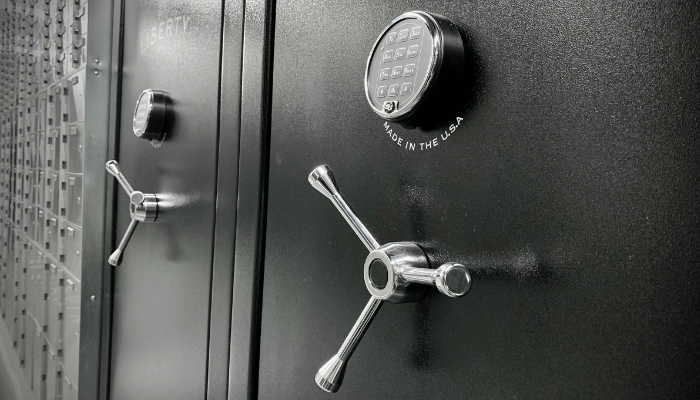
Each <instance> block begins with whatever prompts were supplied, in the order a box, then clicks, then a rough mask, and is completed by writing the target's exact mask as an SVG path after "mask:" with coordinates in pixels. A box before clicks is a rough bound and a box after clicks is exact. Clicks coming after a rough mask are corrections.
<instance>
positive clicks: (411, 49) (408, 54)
mask: <svg viewBox="0 0 700 400" xmlns="http://www.w3.org/2000/svg"><path fill="white" fill-rule="evenodd" d="M417 55H418V45H414V46H411V47H409V48H408V51H406V57H408V58H412V57H415V56H417Z"/></svg>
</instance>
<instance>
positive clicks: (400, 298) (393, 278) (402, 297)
mask: <svg viewBox="0 0 700 400" xmlns="http://www.w3.org/2000/svg"><path fill="white" fill-rule="evenodd" d="M375 260H380V261H381V262H382V263H383V264H384V266H385V268H386V270H387V273H388V277H387V284H386V286H383V287H382V288H378V287H376V286H375V284H374V283H373V282H372V279H371V277H370V265H372V263H373V262H374V261H375ZM364 278H365V287H367V290H368V291H369V293H370V294H371V295H372V296H373V297H376V298H378V299H381V300H388V301H391V302H396V303H404V302H410V301H416V300H419V299H420V298H421V297H423V295H424V294H425V290H424V288H425V287H424V286H417V285H411V283H418V284H421V285H431V286H435V287H437V289H438V290H439V291H440V293H442V294H444V295H446V296H448V297H453V298H456V297H462V296H464V295H465V294H467V293H468V292H469V289H470V288H471V276H470V275H469V271H468V270H467V268H466V267H465V266H463V265H461V264H458V263H446V264H444V265H441V266H440V267H439V268H437V269H431V268H430V263H429V262H428V258H427V257H426V255H425V253H424V252H423V250H422V249H421V248H420V247H418V246H417V245H416V244H415V243H412V242H398V243H388V244H385V245H383V246H381V247H379V248H378V249H376V250H374V251H372V252H370V253H369V255H368V256H367V258H366V259H365V268H364Z"/></svg>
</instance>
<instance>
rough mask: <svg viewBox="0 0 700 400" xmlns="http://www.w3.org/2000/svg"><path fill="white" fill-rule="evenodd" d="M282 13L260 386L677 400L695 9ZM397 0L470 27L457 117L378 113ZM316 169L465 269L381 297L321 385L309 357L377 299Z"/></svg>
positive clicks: (687, 366)
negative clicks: (464, 288)
mask: <svg viewBox="0 0 700 400" xmlns="http://www.w3.org/2000/svg"><path fill="white" fill-rule="evenodd" d="M276 7H277V14H276V17H275V36H274V49H275V50H274V63H275V67H274V72H273V82H274V85H273V89H272V111H271V150H270V174H269V194H268V208H267V212H268V214H267V231H266V241H265V259H264V263H263V265H264V284H263V294H262V326H261V343H260V368H259V377H258V382H260V384H259V387H258V393H259V398H260V399H280V398H285V399H304V400H307V399H329V398H331V397H333V398H334V399H358V398H374V399H381V398H386V399H395V398H401V399H426V398H474V399H481V398H516V397H517V398H556V399H561V398H580V397H582V396H583V397H588V398H591V397H605V398H617V399H640V398H645V399H646V398H649V399H654V398H659V397H666V396H670V397H682V398H692V396H693V394H694V393H696V392H697V390H698V389H699V388H698V381H697V380H696V379H695V378H694V377H695V376H697V373H698V365H697V363H696V362H695V360H696V359H697V357H698V356H699V355H700V346H699V345H698V343H699V342H698V340H697V339H698V331H699V330H698V328H700V324H699V322H698V320H697V318H695V311H694V310H695V309H696V308H697V306H698V297H697V287H698V284H700V275H699V274H698V273H697V268H696V266H697V263H698V260H699V259H700V252H699V250H698V247H697V241H698V235H697V218H696V216H697V213H698V211H699V208H700V204H699V203H698V202H697V201H696V198H697V196H696V194H697V182H696V181H694V180H693V179H694V178H693V175H692V173H690V172H689V171H696V170H697V169H698V165H697V164H698V159H699V157H698V154H697V146H695V147H694V149H693V150H691V149H690V148H688V147H687V146H690V144H691V143H695V142H696V135H697V131H698V129H700V126H699V124H700V123H699V121H700V118H699V111H698V110H699V109H700V108H698V104H700V99H698V96H697V87H698V84H700V82H698V81H699V80H700V75H698V74H697V73H696V72H697V68H696V67H694V66H693V65H695V64H694V63H695V62H696V61H695V60H697V58H698V56H700V54H699V50H698V48H697V46H693V44H692V43H693V40H694V39H693V38H692V37H693V35H692V34H690V32H692V31H693V29H692V26H693V25H692V21H693V20H694V19H697V18H698V10H697V9H696V8H694V9H693V10H692V11H691V10H690V9H687V10H686V9H683V7H681V6H677V5H674V6H671V5H666V4H665V5H663V6H661V5H657V6H651V7H647V6H642V5H641V3H638V2H633V1H624V2H622V3H619V4H616V5H610V6H609V7H607V8H605V9H601V8H598V7H595V6H590V7H589V6H585V5H574V4H573V3H572V4H568V5H565V6H556V7H555V6H550V5H546V4H539V5H536V4H534V3H532V2H529V1H516V2H509V3H507V4H503V3H499V4H498V6H495V5H493V4H490V3H488V2H486V3H474V2H470V3H469V4H467V3H460V2H456V3H454V2H453V3H445V2H439V1H419V2H414V3H412V4H411V5H410V6H409V5H406V4H403V3H400V2H393V3H392V2H387V3H377V2H368V1H360V2H341V1H323V2H321V3H320V4H318V3H315V4H314V5H313V7H311V5H310V4H308V3H301V4H300V3H299V2H295V1H289V0H281V1H278V2H277V3H276ZM410 9H420V10H425V11H429V12H433V13H437V14H441V15H444V16H445V17H447V18H449V19H451V20H452V21H454V22H455V23H456V24H458V25H459V26H460V27H461V28H462V30H463V32H462V36H463V41H464V42H465V43H466V47H465V54H466V55H465V69H466V72H465V74H466V76H465V79H464V81H458V82H455V85H454V93H455V95H454V97H453V98H451V99H450V101H457V102H459V104H458V112H456V113H455V114H454V115H452V116H450V118H444V119H441V120H437V121H433V123H434V125H433V126H429V127H426V128H422V129H421V128H416V129H409V128H405V127H402V126H400V125H398V124H395V123H389V124H388V125H389V127H388V128H387V127H386V126H385V121H384V120H382V119H381V118H379V117H378V116H377V115H375V114H374V112H373V111H372V110H371V109H370V107H369V105H368V104H367V100H366V98H365V94H364V87H363V80H362V78H363V76H364V72H365V63H366V60H367V56H368V54H369V51H370V50H371V48H372V45H373V44H374V41H375V40H376V38H377V35H378V34H379V33H380V32H381V31H382V29H384V27H385V26H386V25H387V24H389V23H390V22H391V20H392V19H393V18H395V17H396V16H398V15H400V14H402V13H403V12H405V11H408V10H410ZM348 10H352V13H351V15H350V16H349V14H348ZM671 21H673V22H671ZM348 43H351V44H352V45H348ZM300 49H303V50H300ZM689 49H693V50H689ZM641 54H643V56H642V57H640V55H641ZM293 66H305V67H304V68H300V67H299V68H297V67H293ZM671 66H674V67H671ZM669 68H671V69H669ZM671 70H672V71H673V72H671ZM691 70H692V71H695V72H691ZM662 93H663V94H662ZM457 118H461V119H462V120H461V121H460V122H459V125H458V126H457V127H456V128H455V129H454V131H452V130H451V129H450V126H451V125H456V124H457ZM389 129H391V130H392V132H389ZM448 133H449V135H448ZM394 134H396V136H397V137H402V138H403V142H404V143H405V142H406V141H410V142H412V143H416V144H417V146H416V149H415V150H409V149H406V147H405V146H401V145H399V144H398V143H397V139H394ZM443 135H445V136H446V137H445V138H443ZM433 139H436V142H435V143H438V144H437V145H433V146H430V147H427V145H424V146H423V148H424V150H420V146H419V145H418V144H420V143H428V142H432V141H433ZM302 155H303V156H302ZM320 164H328V165H329V166H330V167H331V169H332V170H333V173H334V175H335V178H336V180H337V182H338V186H339V187H340V190H341V192H343V193H344V195H345V197H346V198H347V200H348V203H350V205H351V206H352V207H353V208H354V210H355V211H356V213H357V215H358V216H359V217H360V218H361V219H362V220H363V222H364V223H365V225H366V226H367V228H368V229H369V230H370V231H372V233H373V234H374V235H375V236H376V237H377V239H378V240H379V242H380V243H387V242H396V241H414V242H416V243H417V244H418V245H419V246H420V247H422V248H423V250H425V251H426V253H427V254H428V257H429V259H430V261H431V263H432V264H433V267H437V266H438V265H440V264H441V263H442V262H445V261H456V262H460V263H462V264H464V265H466V266H467V267H468V268H469V270H470V271H471V274H472V278H473V285H472V290H471V292H470V293H469V294H468V295H466V296H465V297H463V298H460V299H450V298H447V297H445V296H442V295H441V294H439V293H438V292H437V291H436V290H435V289H434V288H431V289H430V290H429V291H428V293H427V295H426V296H425V297H424V298H423V299H422V300H421V301H418V302H413V303H404V304H393V303H387V304H385V305H384V306H383V307H382V308H381V309H380V310H379V313H378V314H377V316H376V318H375V319H374V322H372V324H371V326H370V327H369V330H368V331H367V333H366V335H365V336H364V338H363V339H362V341H361V342H360V344H359V346H358V348H357V350H356V351H355V353H354V355H353V356H352V357H351V358H350V360H349V362H348V367H347V370H346V373H345V378H344V383H343V386H342V387H341V388H340V390H339V391H338V393H336V394H335V395H329V394H327V393H324V392H323V391H321V390H320V389H319V388H318V387H316V384H315V383H314V375H315V374H316V371H317V370H318V369H319V367H321V365H323V364H324V363H325V362H326V361H327V360H328V359H329V358H331V356H333V355H334V354H335V353H336V352H337V351H338V349H339V347H340V345H341V343H342V342H343V340H344V339H345V336H346V335H347V334H348V332H349V331H350V329H351V327H352V326H353V324H354V323H355V321H356V319H357V317H358V316H359V314H360V312H361V311H362V309H363V307H364V306H365V304H366V303H367V301H368V300H369V294H368V292H367V289H366V288H365V284H364V281H363V263H364V261H365V257H366V256H367V254H368V253H367V250H366V249H365V247H364V246H363V244H362V243H361V242H360V241H359V240H358V238H357V237H356V236H355V234H354V232H353V231H352V229H350V227H349V226H348V225H347V223H346V222H345V220H344V219H343V218H342V217H341V216H340V215H339V213H338V211H337V210H336V209H335V207H333V205H332V204H331V202H330V201H329V200H328V199H327V198H326V197H324V196H322V195H321V194H320V193H318V192H317V191H316V190H315V189H314V188H312V187H311V186H310V185H309V183H308V182H307V176H308V174H309V173H310V172H311V170H312V169H314V167H316V166H318V165H320ZM234 323H235V322H234Z"/></svg>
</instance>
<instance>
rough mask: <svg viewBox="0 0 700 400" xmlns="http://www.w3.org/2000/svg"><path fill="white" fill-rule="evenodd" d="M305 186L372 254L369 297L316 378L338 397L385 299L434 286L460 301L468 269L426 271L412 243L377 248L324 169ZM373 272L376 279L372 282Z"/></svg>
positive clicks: (466, 287)
mask: <svg viewBox="0 0 700 400" xmlns="http://www.w3.org/2000/svg"><path fill="white" fill-rule="evenodd" d="M308 179H309V183H311V185H312V186H313V187H314V188H315V189H316V190H318V191H319V192H321V193H322V194H323V195H324V196H326V197H327V198H328V199H330V200H331V202H333V205H335V207H336V208H337V209H338V211H339V212H340V214H341V215H342V216H343V218H345V220H346V221H347V222H348V224H349V225H350V227H351V228H352V229H353V231H355V233H356V234H357V236H358V237H359V238H360V240H361V241H362V243H363V244H364V245H365V247H367V249H368V250H369V251H370V253H369V255H368V257H367V259H366V260H365V271H364V275H365V285H366V286H367V289H368V290H369V292H370V294H371V295H372V297H371V298H370V300H369V301H368V302H367V305H366V306H365V308H364V310H362V313H361V314H360V317H359V318H358V319H357V321H356V322H355V325H353V327H352V329H351V330H350V333H349V334H348V336H347V337H346V338H345V341H344V342H343V344H342V345H341V346H340V350H338V352H337V353H336V354H335V355H334V356H333V357H332V358H331V359H330V360H328V362H326V363H325V364H324V365H323V366H322V367H321V368H320V369H319V370H318V372H317V373H316V377H315V381H316V384H317V385H318V386H319V387H320V388H321V389H323V390H325V391H326V392H333V393H334V392H337V391H338V389H340V386H341V385H342V383H343V377H344V375H345V369H346V366H347V361H348V359H349V358H350V356H351V355H352V353H353V352H354V351H355V349H356V348H357V345H358V344H359V343H360V340H361V339H362V337H363V336H364V334H365V332H367V329H368V328H369V325H370V324H371V323H372V320H373V319H374V317H375V316H376V315H377V312H378V311H379V309H380V308H381V305H382V303H383V300H390V301H396V302H404V301H413V300H415V299H417V298H419V297H420V290H412V289H413V288H412V287H411V284H412V283H418V284H422V285H432V286H435V287H437V289H438V290H439V291H440V293H442V294H444V295H446V296H448V297H461V296H464V295H465V294H466V293H467V292H468V291H469V289H470V288H471V277H470V275H469V272H468V271H467V268H466V267H464V266H463V265H461V264H458V263H452V262H450V263H446V264H443V265H441V266H440V267H439V268H437V269H432V268H430V267H429V262H428V259H427V256H426V255H425V253H424V252H423V250H422V249H420V247H418V246H417V245H416V244H415V243H410V242H399V243H388V244H386V245H383V246H382V245H380V244H379V242H378V241H377V239H375V238H374V236H373V235H372V233H370V231H369V229H367V227H366V226H365V225H364V224H363V223H362V221H361V220H360V219H359V218H358V217H357V215H356V214H355V212H354V211H353V209H352V207H350V205H349V204H348V202H347V201H346V200H345V198H344V197H343V195H342V194H341V193H340V190H339V189H338V185H337V183H336V181H335V178H334V177H333V173H332V172H331V169H330V168H329V167H328V166H327V165H321V166H318V167H316V168H315V169H314V170H313V171H311V173H310V174H309V178H308ZM372 269H373V270H375V271H378V274H377V275H378V276H380V278H379V279H376V278H375V279H373V277H372V275H373V273H372Z"/></svg>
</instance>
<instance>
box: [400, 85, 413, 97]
mask: <svg viewBox="0 0 700 400" xmlns="http://www.w3.org/2000/svg"><path fill="white" fill-rule="evenodd" d="M412 91H413V84H412V83H411V82H407V83H404V84H403V85H401V96H406V95H409V94H411V92H412Z"/></svg>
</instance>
